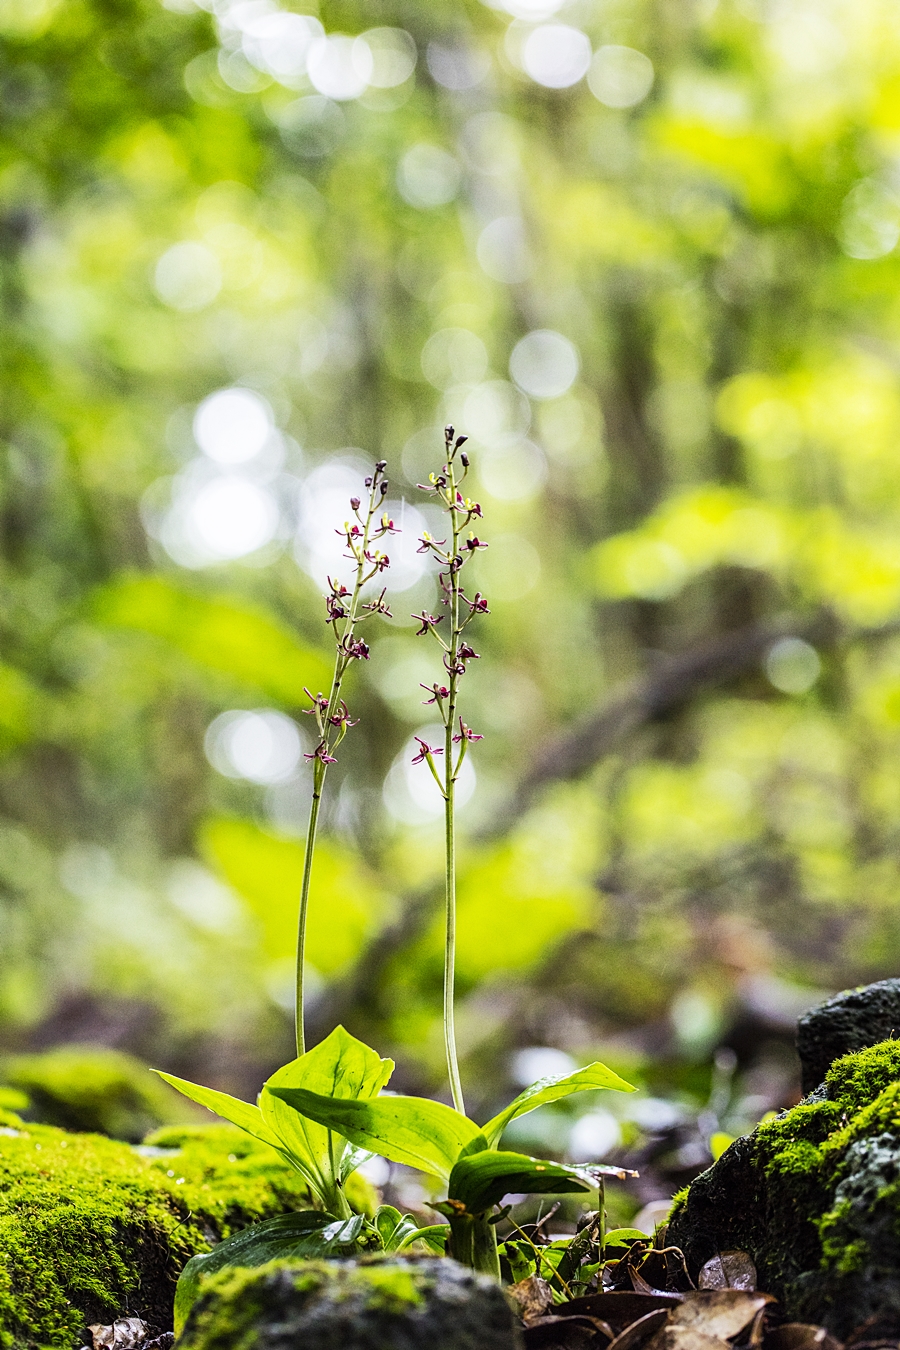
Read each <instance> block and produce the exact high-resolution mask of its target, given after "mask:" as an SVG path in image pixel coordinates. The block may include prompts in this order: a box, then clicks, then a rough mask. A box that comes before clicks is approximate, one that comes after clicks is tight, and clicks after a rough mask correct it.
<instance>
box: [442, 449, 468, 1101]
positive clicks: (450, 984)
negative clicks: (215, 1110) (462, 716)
mask: <svg viewBox="0 0 900 1350" xmlns="http://www.w3.org/2000/svg"><path fill="white" fill-rule="evenodd" d="M447 472H448V477H449V483H448V488H449V493H450V500H451V502H453V503H454V507H455V501H456V477H455V474H454V469H453V461H452V460H451V461H450V463H449V465H448V468H447ZM450 520H451V524H452V530H453V548H452V552H451V554H450V558H451V561H450V568H449V583H450V644H449V645H450V649H449V652H448V667H449V675H450V685H449V694H448V697H447V701H446V727H445V729H444V834H445V845H446V890H445V916H446V933H445V942H444V1049H445V1051H446V1055H447V1075H448V1077H449V1079H450V1094H451V1096H452V1098H453V1105H454V1106H455V1107H456V1109H457V1111H460V1112H462V1114H463V1115H465V1113H466V1108H465V1103H464V1102H463V1092H462V1082H461V1080H460V1076H459V1061H458V1059H457V1054H456V1021H455V1009H454V1001H455V982H456V821H455V818H454V807H455V804H456V778H457V774H458V771H459V765H460V764H461V763H462V749H464V748H465V742H464V741H463V742H462V744H461V751H460V756H459V761H458V763H457V764H456V766H455V767H454V763H453V729H454V726H455V723H456V696H457V691H458V685H459V673H458V670H457V667H458V665H459V639H460V634H461V629H460V623H459V569H458V567H457V566H456V559H457V558H458V557H459V535H460V530H459V513H458V512H457V511H456V510H455V509H453V508H451V511H450Z"/></svg>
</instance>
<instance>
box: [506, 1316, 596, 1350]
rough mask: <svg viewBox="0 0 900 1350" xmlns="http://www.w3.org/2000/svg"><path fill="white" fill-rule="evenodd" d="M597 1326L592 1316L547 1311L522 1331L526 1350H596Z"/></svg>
mask: <svg viewBox="0 0 900 1350" xmlns="http://www.w3.org/2000/svg"><path fill="white" fill-rule="evenodd" d="M598 1330H599V1327H598V1325H597V1323H596V1319H595V1318H593V1317H558V1316H556V1315H555V1314H553V1313H549V1314H548V1315H547V1316H546V1317H538V1318H535V1320H534V1321H533V1322H529V1323H528V1325H527V1326H526V1327H525V1329H524V1331H523V1333H522V1334H523V1337H524V1340H525V1347H526V1350H543V1347H544V1346H546V1347H548V1350H596V1347H597V1346H600V1345H602V1344H603V1342H602V1341H600V1340H598V1339H597V1332H598Z"/></svg>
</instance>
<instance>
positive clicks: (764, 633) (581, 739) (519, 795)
mask: <svg viewBox="0 0 900 1350" xmlns="http://www.w3.org/2000/svg"><path fill="white" fill-rule="evenodd" d="M898 632H900V621H897V622H893V623H890V624H884V625H882V626H880V627H877V628H847V627H845V626H843V625H841V623H840V621H839V620H838V619H837V617H836V616H835V615H834V614H833V613H832V612H831V611H830V610H820V611H819V612H818V613H817V614H815V615H814V616H812V617H811V618H808V619H803V620H798V619H796V618H793V619H792V618H790V617H789V616H788V617H785V618H781V619H775V620H773V621H772V622H770V623H763V624H753V625H749V626H747V627H745V628H740V629H737V630H736V631H734V632H731V633H725V634H724V635H721V636H717V637H715V638H711V639H710V640H709V641H707V642H703V643H700V644H699V645H698V646H696V647H694V648H692V649H691V650H690V651H687V652H682V653H680V654H679V655H678V656H672V657H667V658H665V659H663V660H661V661H660V662H659V664H658V665H657V666H656V667H655V668H654V669H653V670H651V671H650V672H649V673H648V674H647V675H642V676H641V677H640V678H639V679H636V680H633V681H631V682H630V683H629V684H627V685H626V686H625V687H624V688H623V689H622V690H621V692H619V693H618V694H615V695H614V696H613V697H612V698H611V699H610V700H609V702H608V703H607V704H606V705H605V706H604V707H602V708H600V709H599V710H597V711H595V712H593V713H590V714H589V715H588V716H587V717H584V718H582V719H581V720H580V721H579V722H577V723H576V724H575V726H574V727H572V728H571V730H569V731H565V732H563V733H562V734H561V735H559V736H556V737H555V738H554V739H552V740H551V741H549V742H547V744H546V745H544V746H543V747H542V748H541V749H540V750H539V751H538V754H537V756H536V758H535V761H534V763H533V765H532V767H531V769H530V770H529V771H528V773H527V774H526V775H525V776H524V778H523V779H522V780H521V781H520V783H519V785H518V787H517V788H516V791H515V793H514V795H513V797H512V800H511V801H510V803H509V805H508V806H507V808H506V810H505V811H504V812H503V814H502V816H501V817H499V818H497V819H495V820H494V821H493V822H492V828H491V833H492V834H495V833H500V832H502V831H503V830H504V829H506V828H508V827H509V826H510V825H511V824H512V823H513V821H515V820H516V819H517V818H518V817H519V816H520V815H521V814H522V813H523V812H524V811H525V810H526V809H527V808H528V806H529V805H530V804H531V802H532V800H533V798H534V796H535V794H536V793H537V792H538V790H539V789H540V788H542V787H544V786H545V784H547V783H553V782H562V781H568V780H571V779H574V778H579V777H581V775H582V774H584V773H587V772H588V770H589V769H591V768H593V766H594V765H595V764H597V763H598V762H599V761H600V760H602V759H604V758H605V757H606V756H607V755H610V754H612V753H613V752H614V751H615V750H617V749H618V748H619V746H620V745H622V743H623V742H624V741H626V740H627V739H628V737H630V736H632V735H634V734H635V733H636V732H637V731H640V730H641V729H642V728H643V727H645V726H647V725H648V724H650V723H652V722H656V721H660V720H662V719H663V718H665V717H667V716H669V715H670V714H672V713H674V712H677V711H679V710H680V709H681V708H683V707H685V706H687V705H688V704H690V703H692V702H693V701H694V700H695V699H697V698H699V697H700V696H701V695H702V694H704V693H706V692H707V691H708V690H710V689H714V688H718V687H720V686H722V685H727V684H729V683H731V682H732V681H734V680H737V679H739V678H740V677H741V676H743V675H746V674H748V673H749V672H751V671H753V670H754V669H756V668H757V667H758V666H759V664H760V662H761V661H762V659H763V657H764V656H765V653H766V652H767V651H768V649H769V648H770V647H771V646H772V644H773V643H775V642H777V641H778V639H779V638H784V637H798V638H803V639H804V640H805V641H807V642H810V643H812V644H813V645H814V646H817V647H819V648H822V649H828V648H833V647H836V646H837V645H839V644H841V643H846V642H859V641H873V640H877V639H879V638H888V637H892V636H894V635H895V634H897V633H898Z"/></svg>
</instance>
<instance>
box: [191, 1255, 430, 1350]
mask: <svg viewBox="0 0 900 1350" xmlns="http://www.w3.org/2000/svg"><path fill="white" fill-rule="evenodd" d="M432 1264H433V1263H432ZM433 1286H434V1276H433V1274H432V1273H431V1271H430V1269H429V1268H428V1267H426V1268H424V1269H423V1268H419V1267H417V1265H416V1263H415V1261H408V1262H398V1260H397V1258H396V1257H392V1256H385V1255H384V1254H383V1253H381V1254H378V1255H374V1256H369V1257H363V1258H362V1259H361V1260H360V1261H359V1262H357V1263H353V1264H349V1263H347V1262H338V1261H303V1262H297V1261H270V1262H268V1264H267V1265H264V1266H257V1267H256V1268H255V1269H253V1270H223V1271H220V1272H219V1273H218V1274H217V1275H213V1276H210V1278H209V1280H208V1281H206V1282H205V1283H204V1285H203V1292H202V1294H201V1295H200V1298H199V1299H198V1300H197V1302H196V1304H195V1305H194V1308H193V1310H192V1311H191V1314H190V1317H189V1319H188V1323H187V1326H186V1327H185V1330H184V1333H183V1336H182V1339H181V1341H180V1342H179V1345H180V1346H181V1347H183V1350H191V1347H202V1350H248V1347H250V1346H251V1345H253V1344H254V1343H255V1339H256V1335H257V1332H258V1322H259V1319H260V1315H261V1314H263V1315H265V1316H267V1317H268V1318H270V1319H271V1318H272V1317H274V1318H275V1319H276V1320H277V1319H278V1308H279V1307H280V1306H281V1304H282V1302H284V1300H285V1297H286V1291H288V1290H289V1291H290V1292H289V1293H288V1294H287V1302H288V1305H289V1306H290V1315H291V1316H292V1317H297V1316H298V1314H299V1315H302V1312H303V1309H304V1308H306V1307H308V1306H309V1305H310V1304H312V1303H313V1302H316V1304H317V1305H318V1306H319V1307H325V1306H326V1305H332V1306H340V1307H342V1308H345V1309H346V1310H347V1313H348V1314H349V1315H350V1316H351V1317H352V1318H354V1319H355V1318H367V1317H369V1318H375V1319H377V1318H379V1317H386V1318H391V1317H396V1316H402V1315H403V1314H404V1313H408V1312H411V1311H412V1310H413V1309H416V1308H420V1307H422V1306H423V1305H424V1303H425V1300H426V1297H427V1294H428V1292H429V1290H430V1289H432V1288H433ZM298 1295H299V1298H298V1297H297V1296H298Z"/></svg>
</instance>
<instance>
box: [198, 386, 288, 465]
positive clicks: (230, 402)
mask: <svg viewBox="0 0 900 1350" xmlns="http://www.w3.org/2000/svg"><path fill="white" fill-rule="evenodd" d="M193 429H194V439H195V440H196V442H197V444H198V445H199V447H200V449H201V450H202V451H203V453H204V454H205V455H207V456H208V457H209V458H210V459H212V460H215V462H216V463H217V464H245V463H246V462H247V461H248V460H251V459H254V458H255V457H256V456H257V455H258V454H260V453H261V451H262V450H263V449H265V446H266V442H267V441H268V440H269V437H270V436H271V434H272V430H273V418H272V409H271V408H270V407H269V404H268V403H267V402H266V400H265V399H264V398H263V397H262V396H261V395H260V394H256V393H254V392H253V390H252V389H217V390H216V392H215V393H214V394H210V395H209V396H208V397H207V398H205V399H204V400H203V402H202V403H201V404H200V406H199V407H198V409H197V412H196V414H195V415H194V428H193Z"/></svg>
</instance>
